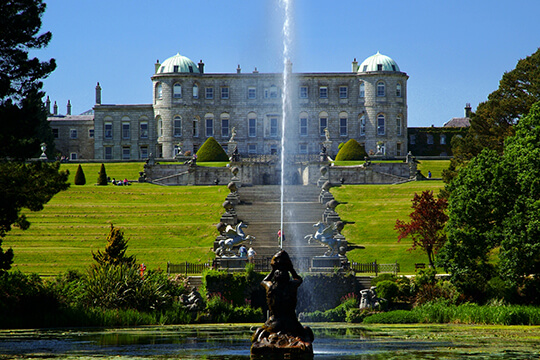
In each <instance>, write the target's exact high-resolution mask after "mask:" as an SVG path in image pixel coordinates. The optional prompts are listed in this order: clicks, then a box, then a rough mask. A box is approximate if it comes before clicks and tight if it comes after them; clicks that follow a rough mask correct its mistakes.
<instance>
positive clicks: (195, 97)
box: [193, 84, 199, 99]
mask: <svg viewBox="0 0 540 360" xmlns="http://www.w3.org/2000/svg"><path fill="white" fill-rule="evenodd" d="M193 98H194V99H198V98H199V87H198V86H197V84H195V85H193Z"/></svg>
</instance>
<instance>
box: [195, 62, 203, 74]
mask: <svg viewBox="0 0 540 360" xmlns="http://www.w3.org/2000/svg"><path fill="white" fill-rule="evenodd" d="M197 65H199V72H200V73H201V74H204V63H203V62H202V59H201V61H199V63H198V64H197Z"/></svg>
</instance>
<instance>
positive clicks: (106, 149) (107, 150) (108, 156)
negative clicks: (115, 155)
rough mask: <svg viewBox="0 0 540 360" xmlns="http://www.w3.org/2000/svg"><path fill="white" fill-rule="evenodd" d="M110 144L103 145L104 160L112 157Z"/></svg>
mask: <svg viewBox="0 0 540 360" xmlns="http://www.w3.org/2000/svg"><path fill="white" fill-rule="evenodd" d="M112 150H113V148H112V146H105V160H111V159H112Z"/></svg>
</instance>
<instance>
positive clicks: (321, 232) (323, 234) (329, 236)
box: [304, 221, 340, 256]
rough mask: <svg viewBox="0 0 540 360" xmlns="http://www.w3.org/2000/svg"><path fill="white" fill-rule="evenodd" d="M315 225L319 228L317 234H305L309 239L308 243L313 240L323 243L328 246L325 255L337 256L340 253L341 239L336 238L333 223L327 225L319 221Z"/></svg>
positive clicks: (305, 237)
mask: <svg viewBox="0 0 540 360" xmlns="http://www.w3.org/2000/svg"><path fill="white" fill-rule="evenodd" d="M313 227H316V228H317V231H316V232H315V234H310V235H306V236H304V239H307V240H308V244H311V241H312V240H316V241H318V242H319V243H320V244H321V245H324V246H327V247H328V251H327V252H325V253H324V256H334V255H335V256H337V255H338V253H339V246H340V240H339V239H335V238H334V229H333V225H328V226H325V224H324V223H322V222H320V221H319V222H318V223H316V224H314V225H313Z"/></svg>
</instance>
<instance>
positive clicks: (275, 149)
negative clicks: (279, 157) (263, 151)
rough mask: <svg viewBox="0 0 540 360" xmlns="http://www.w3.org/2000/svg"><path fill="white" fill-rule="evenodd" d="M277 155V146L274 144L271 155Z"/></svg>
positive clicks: (271, 146)
mask: <svg viewBox="0 0 540 360" xmlns="http://www.w3.org/2000/svg"><path fill="white" fill-rule="evenodd" d="M276 154H277V145H276V144H272V145H270V155H276Z"/></svg>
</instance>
